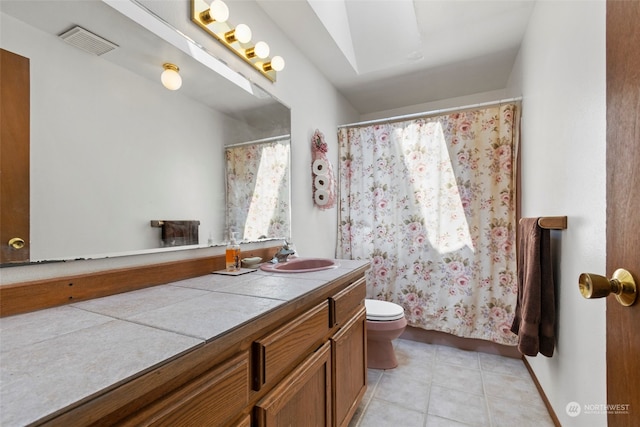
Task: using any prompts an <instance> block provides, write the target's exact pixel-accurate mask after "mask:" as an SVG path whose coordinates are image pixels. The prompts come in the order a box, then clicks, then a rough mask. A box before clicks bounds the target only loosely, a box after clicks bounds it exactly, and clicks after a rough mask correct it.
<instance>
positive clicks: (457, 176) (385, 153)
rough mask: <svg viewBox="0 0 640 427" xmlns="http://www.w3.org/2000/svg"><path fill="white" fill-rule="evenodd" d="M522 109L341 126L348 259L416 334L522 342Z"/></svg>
mask: <svg viewBox="0 0 640 427" xmlns="http://www.w3.org/2000/svg"><path fill="white" fill-rule="evenodd" d="M518 110H519V108H518V107H517V105H515V104H507V105H501V106H497V105H496V106H493V107H488V108H484V109H477V110H473V111H461V112H457V113H451V114H447V115H441V116H437V117H429V118H420V119H416V120H409V121H403V122H394V123H382V124H376V125H372V126H367V127H352V128H342V129H340V132H339V135H338V138H339V150H340V152H339V159H340V162H339V182H340V191H339V197H340V209H338V215H339V219H338V221H339V230H338V254H337V255H338V257H339V258H348V259H370V260H372V268H371V269H370V270H369V272H368V273H367V274H368V275H367V297H369V298H376V299H381V300H388V301H392V302H395V303H397V304H400V305H402V306H403V307H404V309H405V314H406V317H407V321H408V322H409V324H410V325H412V326H416V327H420V328H424V329H429V330H437V331H442V332H447V333H450V334H454V335H457V336H461V337H467V338H478V339H484V340H488V341H494V342H497V343H500V344H506V345H514V344H515V343H516V342H517V337H516V336H515V335H514V334H513V333H511V331H510V327H511V323H512V321H513V317H514V310H515V307H516V292H517V276H516V249H515V233H516V192H515V191H516V187H515V182H516V181H515V166H516V165H515V161H516V152H517V146H518V122H519V121H518V118H517V117H518V114H519V113H518Z"/></svg>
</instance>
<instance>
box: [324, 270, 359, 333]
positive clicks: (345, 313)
mask: <svg viewBox="0 0 640 427" xmlns="http://www.w3.org/2000/svg"><path fill="white" fill-rule="evenodd" d="M366 283H367V282H366V280H365V278H364V277H363V278H361V279H359V280H357V281H355V282H354V283H353V284H351V285H349V286H347V287H346V288H344V289H343V290H342V291H340V292H338V293H337V294H336V295H334V296H333V297H331V298H329V305H330V307H331V327H333V326H336V325H344V323H345V322H346V321H348V320H349V319H350V318H351V316H352V313H353V312H354V311H355V310H356V309H358V308H360V307H362V306H364V299H365V296H366V294H367V285H366Z"/></svg>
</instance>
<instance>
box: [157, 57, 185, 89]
mask: <svg viewBox="0 0 640 427" xmlns="http://www.w3.org/2000/svg"><path fill="white" fill-rule="evenodd" d="M162 68H164V71H163V72H162V74H161V75H160V81H162V84H163V86H164V87H166V88H167V89H169V90H178V89H180V86H182V77H180V73H179V71H180V69H179V68H178V66H176V65H174V64H171V63H168V62H167V63H165V64H163V65H162Z"/></svg>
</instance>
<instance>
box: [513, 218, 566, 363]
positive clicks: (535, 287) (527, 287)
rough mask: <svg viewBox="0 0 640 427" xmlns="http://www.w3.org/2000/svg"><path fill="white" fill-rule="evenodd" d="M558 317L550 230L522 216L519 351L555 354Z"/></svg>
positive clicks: (515, 322)
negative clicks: (556, 319)
mask: <svg viewBox="0 0 640 427" xmlns="http://www.w3.org/2000/svg"><path fill="white" fill-rule="evenodd" d="M555 317H556V310H555V288H554V284H553V266H552V264H551V235H550V231H549V230H547V229H543V228H540V226H538V218H522V219H521V220H520V253H519V256H518V302H517V304H516V313H515V318H514V320H513V324H512V326H511V332H513V333H515V334H517V335H518V337H519V340H518V351H520V353H522V354H525V355H527V356H536V355H537V354H538V353H542V354H543V355H545V356H547V357H551V356H553V349H554V345H555V344H554V342H555V332H554V331H555Z"/></svg>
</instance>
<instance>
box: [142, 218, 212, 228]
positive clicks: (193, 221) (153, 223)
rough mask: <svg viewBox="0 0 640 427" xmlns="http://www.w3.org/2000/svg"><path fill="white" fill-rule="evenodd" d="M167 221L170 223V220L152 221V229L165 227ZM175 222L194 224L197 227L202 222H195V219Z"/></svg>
mask: <svg viewBox="0 0 640 427" xmlns="http://www.w3.org/2000/svg"><path fill="white" fill-rule="evenodd" d="M165 221H169V220H161V219H152V220H151V226H152V227H162V226H163V225H164V223H165ZM173 222H192V223H194V224H195V225H200V221H198V220H194V219H189V220H180V221H177V220H176V221H173Z"/></svg>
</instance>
